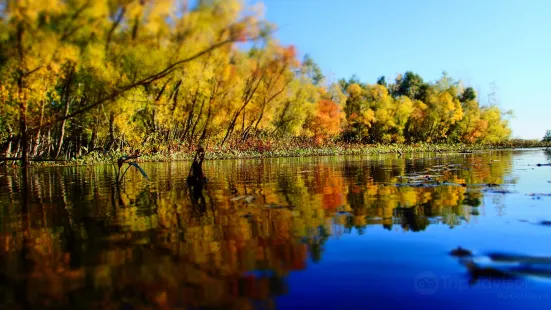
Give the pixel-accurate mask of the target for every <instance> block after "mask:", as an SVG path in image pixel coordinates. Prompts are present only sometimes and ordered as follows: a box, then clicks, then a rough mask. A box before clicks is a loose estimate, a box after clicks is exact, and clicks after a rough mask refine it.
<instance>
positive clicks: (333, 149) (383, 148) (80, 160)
mask: <svg viewBox="0 0 551 310" xmlns="http://www.w3.org/2000/svg"><path fill="white" fill-rule="evenodd" d="M549 146H551V143H550V142H539V141H526V140H509V141H505V142H500V143H495V144H460V143H449V144H433V143H416V144H354V143H328V144H325V145H318V144H315V143H312V142H310V141H307V140H303V139H294V140H293V139H291V140H280V141H273V140H272V141H264V140H258V141H256V142H254V143H251V142H249V143H244V144H238V143H233V144H229V145H226V146H223V147H219V146H209V145H207V146H205V149H206V156H205V158H206V159H207V160H215V159H245V158H274V157H309V156H335V155H377V154H399V156H401V155H400V154H402V155H407V154H412V153H425V152H437V153H461V152H473V151H483V150H498V149H517V148H535V147H549ZM131 151H132V150H128V152H131ZM125 154H127V153H126V152H123V151H112V152H109V153H107V154H104V153H101V152H96V151H94V152H90V153H88V154H86V155H84V156H81V157H77V158H72V159H70V160H68V161H67V162H36V163H34V165H36V166H51V165H71V166H73V165H95V164H107V163H112V158H119V157H121V156H125ZM194 155H195V149H194V148H192V147H187V146H186V147H181V148H176V149H175V150H174V151H170V150H163V151H157V152H153V151H148V150H146V151H144V152H143V153H141V154H140V158H139V159H138V160H137V161H138V162H166V161H180V160H182V161H186V160H189V161H191V160H193V157H194Z"/></svg>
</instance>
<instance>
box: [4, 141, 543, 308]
mask: <svg viewBox="0 0 551 310" xmlns="http://www.w3.org/2000/svg"><path fill="white" fill-rule="evenodd" d="M550 157H551V154H550V153H546V152H544V151H543V150H539V149H538V150H516V151H492V152H479V153H478V152H477V153H472V154H445V153H442V154H440V153H434V154H415V155H409V154H405V155H404V156H402V157H398V156H397V155H385V156H377V157H373V156H371V157H360V156H350V157H315V158H280V159H264V160H231V161H206V162H205V163H204V171H205V174H206V175H207V176H208V178H209V182H208V184H207V187H206V188H205V189H204V191H203V193H202V195H203V197H196V196H192V195H190V192H189V190H188V188H187V186H186V182H185V179H186V177H187V174H188V171H189V167H190V163H189V162H172V163H142V164H140V165H141V166H142V167H143V169H144V170H145V171H146V172H147V174H148V175H149V178H150V180H149V181H148V180H145V179H144V178H143V177H142V176H141V175H140V174H139V173H138V172H137V171H134V170H130V172H129V173H128V174H127V177H126V179H125V183H124V184H123V185H122V186H121V187H117V186H116V184H115V176H114V175H115V174H114V170H113V167H112V166H109V165H106V166H93V167H63V168H33V169H30V171H29V176H28V179H27V180H26V181H25V180H24V178H23V176H22V173H21V171H20V170H14V169H5V168H2V169H3V170H0V262H1V265H0V308H2V309H11V308H13V309H18V308H21V309H23V308H31V307H32V308H45V307H50V308H66V309H74V308H82V309H98V308H100V309H158V308H164V309H189V308H191V309H197V308H201V309H203V308H217V309H220V308H222V309H253V308H255V309H291V308H315V309H343V308H345V307H350V308H353V309H368V308H379V307H381V308H385V309H388V308H390V309H404V308H448V309H451V308H465V307H474V308H481V307H500V308H511V309H516V308H519V307H530V308H531V309H538V308H541V309H547V308H548V306H549V304H551V303H550V302H551V222H549V221H551V196H550V193H551V168H550V167H549V166H539V167H538V166H537V165H536V164H538V163H548V162H549V161H550ZM25 184H26V185H25ZM546 221H547V222H546ZM458 246H460V247H461V248H463V249H466V250H468V251H469V252H467V251H454V252H451V251H453V250H454V249H457V248H458ZM450 253H451V254H450ZM469 253H472V255H466V254H469ZM452 254H453V255H452ZM460 254H465V255H460ZM459 256H462V257H459Z"/></svg>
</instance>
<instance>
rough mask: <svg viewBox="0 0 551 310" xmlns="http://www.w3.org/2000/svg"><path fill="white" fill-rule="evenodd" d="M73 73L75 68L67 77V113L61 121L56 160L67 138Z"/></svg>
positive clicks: (65, 95)
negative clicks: (66, 125) (64, 139)
mask: <svg viewBox="0 0 551 310" xmlns="http://www.w3.org/2000/svg"><path fill="white" fill-rule="evenodd" d="M73 72H74V67H72V68H71V69H70V71H69V76H68V77H67V82H66V83H65V89H64V91H65V94H64V97H65V100H64V101H65V112H64V113H63V117H64V118H63V120H62V121H61V128H60V130H59V140H58V141H57V151H56V152H55V156H54V157H55V158H58V157H59V155H60V154H61V147H62V145H63V138H64V136H65V124H66V123H67V115H69V107H70V102H69V91H70V86H71V80H72V78H73Z"/></svg>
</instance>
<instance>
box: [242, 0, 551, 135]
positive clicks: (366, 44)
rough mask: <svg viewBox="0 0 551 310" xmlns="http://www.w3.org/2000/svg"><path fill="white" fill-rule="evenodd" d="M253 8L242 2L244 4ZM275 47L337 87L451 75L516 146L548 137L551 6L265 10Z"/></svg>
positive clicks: (344, 3) (419, 4)
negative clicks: (504, 113)
mask: <svg viewBox="0 0 551 310" xmlns="http://www.w3.org/2000/svg"><path fill="white" fill-rule="evenodd" d="M258 1H259V0H248V2H249V3H254V2H258ZM260 2H264V4H265V13H266V18H267V19H268V20H269V21H271V22H274V23H276V24H277V25H278V27H279V30H278V32H277V33H276V37H277V38H278V39H279V40H280V42H281V43H282V44H285V45H287V44H294V45H295V46H296V47H297V49H298V51H299V53H300V54H301V55H303V54H305V53H308V54H310V56H311V57H312V58H313V59H314V60H315V61H316V62H317V63H318V64H319V65H320V67H321V68H322V69H323V71H324V73H325V74H326V75H328V76H330V77H333V78H334V79H339V78H343V77H344V78H348V77H350V76H351V75H352V74H356V75H357V76H358V77H359V78H360V80H362V81H363V82H368V83H375V82H376V80H377V77H379V76H381V75H385V76H386V78H387V81H389V82H390V81H393V80H394V78H395V77H396V75H397V74H398V73H403V72H405V71H413V72H415V73H418V74H420V75H421V76H422V77H423V78H424V79H425V80H426V81H434V80H436V79H438V78H439V77H440V76H441V74H442V72H443V71H447V72H448V74H449V75H450V76H452V77H453V78H455V79H460V80H462V81H463V82H464V83H465V84H466V85H467V86H472V87H474V88H475V89H477V90H478V91H479V92H480V93H479V95H481V96H480V101H481V103H482V104H484V103H486V102H487V93H489V92H490V91H491V90H492V86H491V84H492V83H495V85H496V86H497V88H496V90H497V96H498V99H499V102H500V103H499V105H500V107H501V108H502V109H504V110H507V109H512V110H513V111H514V118H513V119H511V128H512V129H513V137H520V138H527V139H528V138H534V139H541V138H542V137H543V136H544V134H545V130H546V129H551V96H549V95H548V94H547V92H549V91H551V78H550V75H551V62H550V57H551V0H461V1H460V0H338V1H337V0H263V1H260Z"/></svg>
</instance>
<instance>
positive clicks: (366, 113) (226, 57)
mask: <svg viewBox="0 0 551 310" xmlns="http://www.w3.org/2000/svg"><path fill="white" fill-rule="evenodd" d="M179 2H180V1H173V0H160V1H119V0H116V1H106V0H103V1H69V2H67V1H62V0H42V1H40V3H41V5H36V6H34V5H28V4H26V3H27V2H25V1H22V2H21V1H14V2H9V3H10V5H2V3H3V2H2V1H1V0H0V76H1V77H2V83H0V157H2V158H19V159H20V163H19V164H20V165H22V166H29V165H31V162H33V159H34V160H35V162H34V164H37V163H39V162H36V160H40V159H42V160H46V159H47V160H56V161H51V162H49V163H50V164H52V163H62V162H65V161H67V160H69V162H73V163H77V164H78V163H94V162H104V161H106V160H108V159H109V158H113V156H116V155H117V154H134V153H135V152H139V153H140V154H141V156H142V160H174V159H187V158H191V157H192V156H193V155H192V154H193V148H194V147H197V146H198V145H203V146H205V147H206V150H207V158H245V157H247V158H250V157H260V156H263V157H266V156H269V157H278V156H311V155H330V154H331V155H338V154H370V153H383V152H386V153H392V152H398V150H402V151H403V152H411V151H423V150H440V151H446V150H452V151H460V150H471V149H479V148H488V146H494V147H501V146H502V145H505V146H506V145H511V146H513V145H514V144H515V142H508V141H509V139H510V136H511V129H510V128H509V118H510V117H512V115H513V114H512V111H503V110H502V109H501V107H500V106H499V96H498V94H497V93H496V91H495V88H491V89H490V92H489V93H488V95H487V98H479V96H478V94H477V92H476V91H475V89H474V88H473V87H470V86H469V85H465V84H464V83H463V82H462V81H461V80H456V79H454V78H452V77H450V76H449V75H448V74H447V73H446V72H443V73H442V76H441V77H439V78H437V79H435V80H431V81H428V80H424V79H423V78H422V77H421V76H419V75H418V74H416V73H414V72H411V71H405V72H404V74H398V75H397V76H396V77H392V79H390V78H389V79H388V80H387V78H386V77H385V76H381V77H379V78H378V79H377V80H376V82H375V81H372V82H371V83H370V82H366V81H361V80H360V79H359V78H358V77H356V76H352V77H350V78H348V79H344V78H340V79H335V78H328V77H327V76H332V74H331V73H329V74H327V75H326V73H324V72H323V71H322V69H321V68H320V66H318V64H317V63H316V62H315V61H314V60H313V59H312V58H311V57H310V56H309V55H308V54H304V55H300V53H299V52H298V51H297V49H296V48H295V47H294V46H293V45H282V44H281V43H280V42H278V40H277V39H276V38H275V37H274V33H275V32H276V31H277V27H276V25H274V24H272V23H271V22H269V21H267V20H266V19H265V17H264V13H263V9H262V7H261V4H257V5H253V6H249V5H247V4H246V3H245V2H244V1H239V0H224V1H218V0H216V1H198V3H197V4H196V5H195V6H189V7H188V6H184V7H182V6H179V4H178V3H179ZM176 12H177V13H176ZM374 78H375V77H374ZM530 143H531V142H530ZM530 143H528V142H527V143H526V144H530ZM521 144H522V143H521ZM534 144H536V143H535V142H534ZM105 154H109V155H107V156H106V155H105ZM0 160H1V159H0ZM47 163H48V162H44V163H43V164H47Z"/></svg>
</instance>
